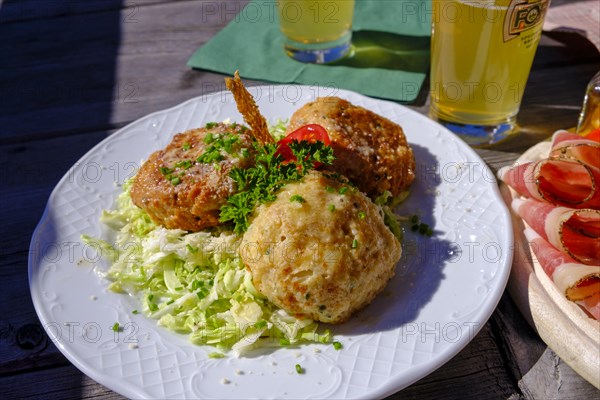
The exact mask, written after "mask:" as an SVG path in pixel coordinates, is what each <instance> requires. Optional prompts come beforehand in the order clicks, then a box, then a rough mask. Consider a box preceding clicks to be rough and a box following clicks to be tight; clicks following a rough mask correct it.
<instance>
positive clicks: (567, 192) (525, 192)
mask: <svg viewBox="0 0 600 400" xmlns="http://www.w3.org/2000/svg"><path fill="white" fill-rule="evenodd" d="M500 178H501V179H502V180H503V181H504V182H505V183H506V184H507V185H509V186H510V187H512V188H513V189H514V190H516V191H517V192H518V193H519V194H521V195H522V196H525V197H529V198H533V199H537V200H543V201H546V202H548V203H551V204H554V205H560V206H565V207H572V208H593V209H600V187H599V185H600V169H598V168H595V167H592V166H589V165H586V164H584V163H583V162H581V161H579V160H575V159H567V158H548V159H543V160H540V161H536V162H527V163H524V164H520V165H516V166H514V167H512V168H508V169H505V170H503V171H501V176H500Z"/></svg>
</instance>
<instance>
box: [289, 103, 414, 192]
mask: <svg viewBox="0 0 600 400" xmlns="http://www.w3.org/2000/svg"><path fill="white" fill-rule="evenodd" d="M307 124H319V125H321V126H323V127H324V128H325V129H326V130H327V133H328V134H329V136H330V138H331V147H332V148H333V152H334V155H335V161H334V162H333V165H332V166H328V167H326V168H327V169H329V170H333V171H335V172H338V173H340V174H342V175H344V176H346V177H347V178H348V179H350V181H351V182H353V183H354V184H356V185H357V186H358V188H359V189H360V190H361V191H363V192H365V193H367V194H368V195H369V196H370V197H371V198H376V197H377V196H379V195H381V194H383V193H384V192H385V191H390V192H391V194H392V195H393V196H394V197H396V196H399V195H400V194H401V193H402V192H403V191H404V190H406V189H407V188H408V187H409V186H410V185H411V183H412V182H413V180H414V179H415V167H416V165H415V158H414V155H413V151H412V148H411V147H410V145H409V144H408V143H407V141H406V137H405V135H404V131H403V130H402V127H400V126H399V125H398V124H396V123H394V122H392V121H390V120H389V119H387V118H384V117H382V116H380V115H378V114H376V113H374V112H372V111H370V110H367V109H365V108H362V107H359V106H355V105H353V104H351V103H350V102H348V101H346V100H343V99H340V98H338V97H321V98H318V99H316V100H315V101H313V102H310V103H307V104H306V105H304V106H303V107H301V108H300V109H298V110H297V111H296V112H295V113H294V114H293V115H292V117H291V119H290V123H289V125H288V127H287V133H290V132H293V131H294V130H296V129H298V128H300V127H301V126H303V125H307Z"/></svg>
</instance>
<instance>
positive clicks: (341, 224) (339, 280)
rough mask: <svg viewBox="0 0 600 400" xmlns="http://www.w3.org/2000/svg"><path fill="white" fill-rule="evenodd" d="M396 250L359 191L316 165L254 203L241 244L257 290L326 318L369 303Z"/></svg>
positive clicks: (294, 309)
mask: <svg viewBox="0 0 600 400" xmlns="http://www.w3.org/2000/svg"><path fill="white" fill-rule="evenodd" d="M401 252H402V250H401V245H400V243H399V242H398V240H397V239H396V238H395V236H394V235H393V234H392V233H391V232H390V230H389V229H388V227H387V226H386V225H385V224H384V222H383V217H382V215H381V212H380V209H379V208H378V207H377V206H376V205H375V204H374V203H373V202H372V201H371V200H370V199H369V198H368V197H367V196H366V195H365V194H363V193H362V192H360V191H359V190H357V189H355V188H353V187H351V186H349V185H347V184H344V183H341V182H340V181H339V180H337V179H333V178H332V177H328V176H327V175H325V174H322V173H320V172H316V171H314V172H311V173H309V174H308V175H306V176H305V177H304V178H303V179H302V180H301V181H298V182H295V183H290V184H288V185H286V186H284V187H283V188H281V189H280V190H279V192H278V193H277V198H276V200H275V201H273V202H271V203H267V204H262V205H260V206H259V207H257V209H256V210H255V211H254V213H253V216H252V218H251V220H250V225H249V227H248V230H247V231H246V233H245V234H244V237H243V240H242V245H241V247H240V256H241V257H242V259H243V261H244V263H245V264H246V266H247V267H248V268H249V270H250V271H251V273H252V280H253V283H254V286H255V287H256V289H257V290H258V291H260V292H261V293H262V294H263V295H264V296H266V297H267V298H268V299H269V300H270V301H271V302H272V303H274V304H275V305H277V306H279V307H280V308H282V309H284V310H286V311H287V312H288V313H290V314H292V315H296V316H299V317H304V318H311V319H313V320H316V321H321V322H326V323H341V322H344V321H346V320H347V319H348V318H349V317H350V315H351V314H352V313H353V312H355V311H357V310H359V309H361V308H363V307H364V306H366V305H367V304H369V303H370V302H371V301H372V300H373V298H374V297H375V296H376V295H377V294H378V293H379V292H381V291H382V290H383V289H384V287H385V286H386V284H387V282H388V281H389V280H390V279H391V278H392V277H393V275H394V270H395V265H396V263H397V262H398V260H399V259H400V255H401Z"/></svg>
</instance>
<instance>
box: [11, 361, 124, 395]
mask: <svg viewBox="0 0 600 400" xmlns="http://www.w3.org/2000/svg"><path fill="white" fill-rule="evenodd" d="M0 386H1V387H2V395H3V398H6V399H29V398H34V399H49V398H52V399H106V400H122V399H125V398H124V397H123V396H120V395H118V394H117V393H115V392H113V391H112V390H110V389H107V388H106V387H104V386H102V385H100V384H98V383H97V382H95V381H94V380H93V379H91V378H88V377H87V376H85V375H84V374H82V373H81V371H79V370H78V369H77V368H75V367H74V366H73V365H71V364H69V365H65V366H61V367H57V368H51V369H41V370H38V371H34V372H30V373H27V374H22V375H16V376H4V377H0Z"/></svg>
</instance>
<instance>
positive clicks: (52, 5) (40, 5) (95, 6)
mask: <svg viewBox="0 0 600 400" xmlns="http://www.w3.org/2000/svg"><path fill="white" fill-rule="evenodd" d="M168 1H170V2H175V1H187V0H86V1H81V0H4V1H3V2H2V12H1V13H0V23H1V24H8V23H17V22H18V23H22V22H25V21H29V20H34V19H49V18H60V17H64V16H67V15H82V14H92V13H98V12H102V11H107V10H125V11H124V12H123V14H124V16H123V18H124V19H134V18H135V15H136V13H137V12H138V11H139V9H140V8H141V7H145V6H149V5H153V4H157V3H165V2H168Z"/></svg>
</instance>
